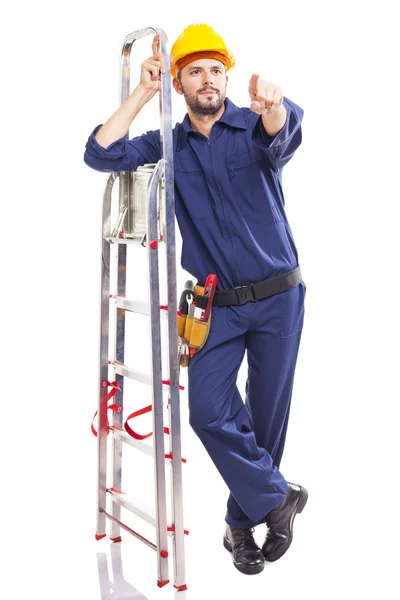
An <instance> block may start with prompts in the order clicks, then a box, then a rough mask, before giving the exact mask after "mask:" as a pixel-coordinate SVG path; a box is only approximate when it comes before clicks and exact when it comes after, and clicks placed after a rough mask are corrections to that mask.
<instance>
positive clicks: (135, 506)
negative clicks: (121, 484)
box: [107, 489, 174, 538]
mask: <svg viewBox="0 0 400 600" xmlns="http://www.w3.org/2000/svg"><path fill="white" fill-rule="evenodd" d="M107 493H108V494H110V496H112V499H113V501H114V502H118V504H120V505H121V506H123V507H124V508H126V509H127V510H129V511H130V512H131V513H133V514H134V515H136V516H137V517H140V518H141V519H143V520H144V521H147V523H150V525H153V527H156V518H155V515H154V511H152V510H151V509H150V508H149V507H148V506H145V505H144V504H141V503H138V502H136V501H135V500H133V498H131V497H129V496H127V495H126V494H121V493H120V492H118V491H116V490H113V489H108V490H107ZM167 535H169V537H172V538H173V537H174V531H168V532H167Z"/></svg>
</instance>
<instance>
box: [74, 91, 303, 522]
mask: <svg viewBox="0 0 400 600" xmlns="http://www.w3.org/2000/svg"><path fill="white" fill-rule="evenodd" d="M283 104H284V106H285V107H286V110H287V119H286V123H285V125H284V127H283V129H282V130H281V131H280V132H279V133H278V134H277V135H275V136H269V135H267V133H266V131H265V129H264V127H263V124H262V118H261V117H260V116H258V115H257V114H256V113H254V112H253V111H251V110H250V109H248V108H239V107H237V106H236V105H235V104H233V102H231V101H230V100H229V98H226V99H225V111H224V113H223V114H222V117H221V118H220V119H219V120H218V121H216V122H215V123H214V125H213V127H212V130H211V135H210V137H209V138H207V137H206V136H204V135H203V134H201V133H199V132H197V131H194V130H193V129H192V127H191V125H190V120H189V117H188V115H187V114H186V116H185V118H184V120H183V122H182V123H177V124H176V126H175V127H174V129H173V145H174V169H175V206H176V218H177V221H178V225H179V228H180V231H181V235H182V256H181V264H182V267H183V269H185V270H186V271H187V272H189V273H190V274H191V275H192V276H193V277H195V278H196V279H197V282H198V283H199V284H200V285H204V282H205V280H206V278H207V275H208V274H209V273H215V274H216V275H217V281H218V284H217V289H218V290H220V289H230V288H233V287H236V286H239V285H249V284H251V283H255V282H258V281H261V280H263V279H267V278H271V277H274V276H276V275H280V274H281V273H284V272H286V271H290V270H292V269H294V268H295V267H296V266H297V265H298V253H297V250H296V246H295V243H294V240H293V235H292V231H291V229H290V226H289V223H288V220H287V217H286V213H285V201H284V196H283V192H282V168H283V166H284V165H285V164H286V163H287V162H288V161H289V160H290V158H291V157H292V156H293V154H294V152H295V151H296V149H297V148H298V146H299V145H300V143H301V121H302V118H303V110H302V109H301V108H300V107H299V106H297V105H296V104H295V103H294V102H292V101H291V100H289V99H288V98H284V100H283ZM100 127H101V125H98V126H97V127H96V128H95V129H94V131H93V132H92V134H91V135H90V137H89V140H88V142H87V144H86V151H85V156H84V160H85V162H86V164H87V165H89V166H90V167H92V168H94V169H96V170H98V171H102V172H106V173H108V172H113V171H116V172H118V171H129V170H132V171H134V170H136V169H137V167H138V166H139V165H143V164H144V163H156V162H158V160H159V159H160V158H161V156H160V131H159V130H154V131H148V132H147V133H145V134H143V135H141V136H138V137H135V138H133V139H131V140H128V139H127V137H123V138H121V139H119V140H117V141H115V142H113V143H112V144H110V145H109V146H108V147H107V148H106V149H105V148H103V147H102V146H100V145H99V144H98V143H97V141H96V140H95V135H96V133H97V131H98V130H99V128H100ZM305 292H306V285H305V283H304V281H302V282H301V283H300V284H299V285H297V286H296V287H294V288H291V289H290V290H288V291H286V292H281V293H280V294H275V295H274V296H270V297H268V298H265V299H263V300H259V301H258V302H249V303H247V304H244V305H242V306H227V307H213V310H212V318H211V327H210V332H209V336H208V339H207V342H206V344H205V346H204V347H203V348H202V349H201V350H200V351H199V352H197V353H196V354H195V355H194V356H193V358H192V359H191V361H190V364H189V367H188V395H189V414H190V425H191V426H192V428H193V430H194V431H195V433H196V434H197V435H198V437H199V439H200V440H201V442H202V443H203V444H204V446H205V448H206V450H207V452H208V453H209V455H210V457H211V459H212V460H213V462H214V464H215V465H216V467H217V469H218V470H219V472H220V474H221V476H222V477H223V479H224V481H225V483H226V484H227V486H228V488H229V490H230V495H229V498H228V503H227V513H226V517H225V520H226V522H227V523H229V524H230V525H231V526H234V527H244V528H248V527H252V526H255V525H257V524H259V523H261V522H263V520H264V518H265V516H266V514H267V513H268V512H269V511H270V510H271V509H272V508H273V507H274V506H276V505H277V504H278V503H279V502H280V501H281V500H282V499H283V497H284V495H285V493H286V490H287V487H288V484H287V481H286V480H285V479H284V477H283V475H282V474H281V472H280V471H279V465H280V461H281V458H282V453H283V449H284V444H285V438H286V430H287V425H288V419H289V411H290V404H291V397H292V388H293V380H294V372H295V366H296V361H297V355H298V350H299V344H300V338H301V333H302V328H303V320H304V298H305ZM245 350H247V359H248V378H247V383H246V398H245V403H244V402H243V400H242V398H241V396H240V393H239V391H238V388H237V386H236V380H237V374H238V370H239V368H240V366H241V363H242V361H243V357H244V353H245Z"/></svg>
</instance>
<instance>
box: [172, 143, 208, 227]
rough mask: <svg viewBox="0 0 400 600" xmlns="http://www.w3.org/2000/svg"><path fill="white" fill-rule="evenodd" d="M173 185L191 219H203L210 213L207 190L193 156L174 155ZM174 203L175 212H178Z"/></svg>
mask: <svg viewBox="0 0 400 600" xmlns="http://www.w3.org/2000/svg"><path fill="white" fill-rule="evenodd" d="M174 173H175V185H176V187H177V188H178V190H179V193H180V195H181V197H182V201H183V204H184V206H185V207H186V209H187V210H188V212H189V214H190V216H191V217H192V219H205V218H207V217H210V216H211V215H212V210H211V205H210V200H209V192H208V189H207V186H206V183H205V179H204V175H203V171H202V169H201V167H200V164H199V162H198V161H197V160H196V159H195V158H190V157H181V156H177V155H175V157H174ZM179 210H180V208H179V204H178V203H176V213H177V214H179Z"/></svg>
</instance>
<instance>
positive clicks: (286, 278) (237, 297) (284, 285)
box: [213, 266, 302, 306]
mask: <svg viewBox="0 0 400 600" xmlns="http://www.w3.org/2000/svg"><path fill="white" fill-rule="evenodd" d="M301 280H302V277H301V271H300V267H299V266H298V267H296V268H295V269H293V270H292V271H288V272H287V273H283V274H282V275H277V277H272V278H271V279H264V281H258V282H257V283H252V284H251V285H243V286H239V287H236V288H233V289H231V290H219V291H216V292H215V295H214V302H213V306H239V305H241V304H246V303H247V302H257V300H263V298H268V296H273V295H274V294H280V293H281V292H286V291H287V290H290V288H292V287H295V286H296V285H299V283H300V282H301Z"/></svg>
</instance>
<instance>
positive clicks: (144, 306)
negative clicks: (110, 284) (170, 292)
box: [110, 294, 167, 318]
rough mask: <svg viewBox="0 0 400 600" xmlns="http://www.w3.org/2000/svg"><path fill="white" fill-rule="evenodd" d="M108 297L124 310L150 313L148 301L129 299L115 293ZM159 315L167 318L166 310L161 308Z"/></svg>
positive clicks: (144, 313)
mask: <svg viewBox="0 0 400 600" xmlns="http://www.w3.org/2000/svg"><path fill="white" fill-rule="evenodd" d="M110 298H111V299H112V300H115V303H116V305H117V308H123V309H124V310H127V311H129V312H134V313H137V314H139V315H149V314H150V307H149V304H148V302H140V301H137V300H129V299H128V298H122V296H116V295H115V296H114V295H112V294H111V295H110ZM160 308H164V307H160ZM160 317H161V318H167V311H166V310H162V311H161V313H160Z"/></svg>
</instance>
